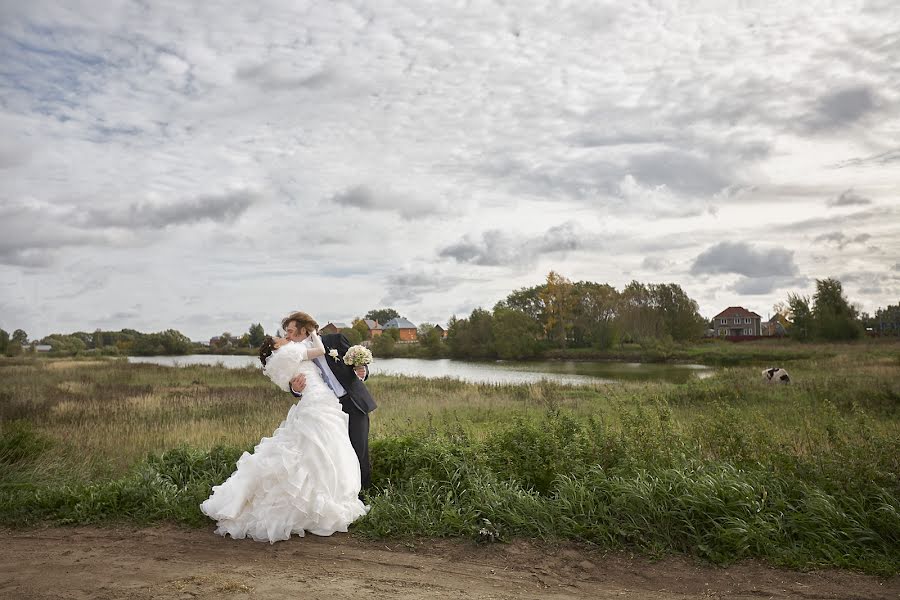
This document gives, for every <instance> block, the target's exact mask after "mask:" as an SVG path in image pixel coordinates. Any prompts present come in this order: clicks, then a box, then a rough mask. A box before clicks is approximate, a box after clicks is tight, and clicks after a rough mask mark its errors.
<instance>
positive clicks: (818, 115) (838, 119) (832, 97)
mask: <svg viewBox="0 0 900 600" xmlns="http://www.w3.org/2000/svg"><path fill="white" fill-rule="evenodd" d="M876 106H877V97H876V96H875V93H874V92H873V91H872V90H871V88H869V86H865V85H860V86H854V87H850V88H847V89H844V90H839V91H837V92H832V93H830V94H827V95H825V96H822V97H821V98H819V100H818V102H817V105H816V108H815V116H813V117H812V118H811V119H810V120H809V121H808V123H807V125H808V127H809V128H810V129H811V130H813V131H817V130H822V129H834V128H838V127H843V126H845V125H850V124H853V123H855V122H856V121H858V120H860V119H861V118H862V117H864V116H865V115H867V114H868V113H870V112H872V111H874V110H875V108H876Z"/></svg>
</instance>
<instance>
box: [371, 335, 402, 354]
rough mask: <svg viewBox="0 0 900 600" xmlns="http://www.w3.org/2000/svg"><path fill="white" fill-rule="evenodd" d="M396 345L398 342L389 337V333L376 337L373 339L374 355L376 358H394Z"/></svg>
mask: <svg viewBox="0 0 900 600" xmlns="http://www.w3.org/2000/svg"><path fill="white" fill-rule="evenodd" d="M398 333H399V332H398ZM394 344H396V340H394V338H393V337H391V336H389V335H387V332H385V333H383V334H381V335H376V336H375V337H374V338H373V339H372V348H371V349H372V354H373V355H374V356H384V357H388V356H392V355H393V354H394Z"/></svg>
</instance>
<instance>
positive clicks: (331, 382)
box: [313, 356, 347, 398]
mask: <svg viewBox="0 0 900 600" xmlns="http://www.w3.org/2000/svg"><path fill="white" fill-rule="evenodd" d="M313 363H314V364H315V365H316V366H317V367H319V372H320V373H321V374H322V379H324V380H325V385H327V386H328V387H330V388H331V391H332V392H334V395H335V396H337V397H338V398H340V397H341V396H343V395H344V394H346V393H347V390H345V389H344V386H342V385H341V382H340V381H338V380H337V378H336V377H335V376H334V373H332V372H331V369H330V368H328V364H327V363H326V362H325V357H324V356H320V357H318V358H314V359H313Z"/></svg>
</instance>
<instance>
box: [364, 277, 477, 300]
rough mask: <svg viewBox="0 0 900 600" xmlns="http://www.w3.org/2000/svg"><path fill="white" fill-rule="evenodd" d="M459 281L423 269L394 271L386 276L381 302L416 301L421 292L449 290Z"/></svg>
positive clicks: (455, 278) (419, 298)
mask: <svg viewBox="0 0 900 600" xmlns="http://www.w3.org/2000/svg"><path fill="white" fill-rule="evenodd" d="M460 281H461V279H459V278H457V277H452V276H447V275H445V274H440V273H427V272H424V271H407V272H404V273H394V274H391V275H389V276H388V278H387V293H386V294H385V296H384V298H382V299H381V304H387V305H390V304H414V303H418V302H420V301H421V298H422V294H427V293H429V292H437V291H442V292H443V291H449V290H451V289H452V288H454V287H455V286H456V285H457V284H458V283H459V282H460Z"/></svg>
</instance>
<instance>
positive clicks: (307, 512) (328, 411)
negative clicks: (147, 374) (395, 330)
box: [200, 340, 368, 543]
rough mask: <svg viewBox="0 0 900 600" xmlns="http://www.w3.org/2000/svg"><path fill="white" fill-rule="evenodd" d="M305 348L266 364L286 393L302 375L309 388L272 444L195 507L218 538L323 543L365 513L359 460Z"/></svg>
mask: <svg viewBox="0 0 900 600" xmlns="http://www.w3.org/2000/svg"><path fill="white" fill-rule="evenodd" d="M309 347H310V344H309V343H308V341H307V340H304V341H303V342H290V343H288V344H286V345H284V346H282V347H281V348H279V349H277V350H275V351H274V352H273V353H272V355H271V356H270V357H269V359H268V360H267V361H266V365H265V367H264V368H263V372H264V373H265V374H266V375H267V376H268V377H269V378H270V379H271V380H272V381H274V382H275V383H276V384H278V386H279V387H281V388H282V389H283V390H285V391H287V390H288V389H289V388H288V382H289V381H290V380H291V379H292V378H293V377H294V376H296V375H297V374H299V373H303V374H305V375H306V388H305V389H304V390H303V398H301V399H299V402H297V403H296V404H294V405H293V406H292V407H291V409H290V410H289V411H288V414H287V418H285V420H284V422H282V423H281V425H279V426H278V429H276V430H275V433H273V434H272V437H267V438H263V439H262V440H261V441H260V442H259V444H257V446H256V448H254V449H253V453H252V454H250V453H248V452H245V453H244V454H243V455H242V456H241V458H240V459H239V460H238V462H237V470H236V471H235V472H234V473H232V475H231V476H230V477H229V478H228V480H227V481H225V483H223V484H222V485H218V486H215V487H213V489H212V495H211V496H210V497H209V498H208V499H207V500H206V501H205V502H203V504H201V505H200V509H201V510H202V511H203V513H204V514H206V515H207V516H209V517H210V518H212V519H215V520H216V521H217V524H218V529H216V533H218V534H219V535H223V536H224V535H226V534H227V535H230V536H231V537H233V538H244V537H248V536H249V537H251V538H253V539H254V540H256V541H269V542H270V543H274V542H276V541H279V540H286V539H288V538H290V537H291V534H297V535H300V536H303V535H304V531H309V532H310V533H313V534H315V535H323V536H327V535H331V534H332V533H334V532H335V531H347V527H348V526H349V525H350V524H351V523H352V522H353V521H355V520H356V519H358V518H359V517H361V516H363V515H364V514H366V511H367V510H368V507H367V506H366V505H364V504H363V503H362V502H361V501H360V500H359V497H358V496H359V491H360V474H359V460H358V459H357V457H356V453H355V452H354V451H353V447H352V446H351V445H350V438H349V437H348V435H347V420H348V416H347V415H346V414H345V413H344V411H342V410H341V405H340V403H339V402H338V400H337V398H336V397H335V395H334V392H332V391H331V388H329V387H328V386H327V385H326V384H325V382H324V381H323V379H322V375H321V373H320V372H319V370H318V368H317V367H316V365H315V364H313V363H312V362H311V361H309V360H307V351H308V349H309ZM327 360H331V359H327Z"/></svg>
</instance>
